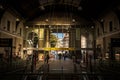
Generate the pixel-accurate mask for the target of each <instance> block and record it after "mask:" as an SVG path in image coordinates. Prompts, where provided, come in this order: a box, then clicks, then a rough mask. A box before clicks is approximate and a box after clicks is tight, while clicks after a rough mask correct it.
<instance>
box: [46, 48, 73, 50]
mask: <svg viewBox="0 0 120 80" xmlns="http://www.w3.org/2000/svg"><path fill="white" fill-rule="evenodd" d="M44 50H46V51H49V50H75V49H74V48H44Z"/></svg>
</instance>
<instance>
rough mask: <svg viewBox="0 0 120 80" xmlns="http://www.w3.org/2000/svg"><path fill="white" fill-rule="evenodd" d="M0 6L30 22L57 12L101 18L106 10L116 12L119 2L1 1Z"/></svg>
mask: <svg viewBox="0 0 120 80" xmlns="http://www.w3.org/2000/svg"><path fill="white" fill-rule="evenodd" d="M0 5H3V7H7V8H8V7H11V8H13V9H15V10H16V11H17V12H18V13H20V15H21V16H22V17H23V18H25V19H26V20H28V21H30V20H33V19H35V18H37V17H39V16H42V15H44V14H47V13H51V14H54V13H55V12H57V13H60V12H66V13H71V12H72V13H73V14H75V15H79V16H82V17H83V18H85V19H91V18H97V17H99V15H100V14H102V13H103V12H105V11H106V10H109V9H111V10H112V9H113V10H114V9H115V8H116V7H117V6H118V5H119V0H0Z"/></svg>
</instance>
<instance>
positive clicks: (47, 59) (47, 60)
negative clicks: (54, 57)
mask: <svg viewBox="0 0 120 80" xmlns="http://www.w3.org/2000/svg"><path fill="white" fill-rule="evenodd" d="M49 58H50V57H49V54H47V55H46V62H47V63H48V62H49Z"/></svg>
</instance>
